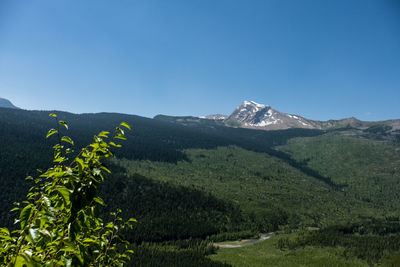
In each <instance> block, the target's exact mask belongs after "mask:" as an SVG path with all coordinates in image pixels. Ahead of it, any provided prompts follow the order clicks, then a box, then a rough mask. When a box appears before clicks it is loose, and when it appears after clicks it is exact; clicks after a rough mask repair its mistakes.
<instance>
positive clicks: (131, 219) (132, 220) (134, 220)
mask: <svg viewBox="0 0 400 267" xmlns="http://www.w3.org/2000/svg"><path fill="white" fill-rule="evenodd" d="M128 222H137V220H136V219H134V218H130V219H129V220H128Z"/></svg>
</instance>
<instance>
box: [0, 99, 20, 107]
mask: <svg viewBox="0 0 400 267" xmlns="http://www.w3.org/2000/svg"><path fill="white" fill-rule="evenodd" d="M0 108H18V107H16V106H14V105H13V103H11V101H10V100H8V99H5V98H1V97H0Z"/></svg>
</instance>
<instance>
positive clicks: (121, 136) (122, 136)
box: [114, 134, 126, 140]
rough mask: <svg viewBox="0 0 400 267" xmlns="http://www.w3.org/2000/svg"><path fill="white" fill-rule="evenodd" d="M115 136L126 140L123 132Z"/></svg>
mask: <svg viewBox="0 0 400 267" xmlns="http://www.w3.org/2000/svg"><path fill="white" fill-rule="evenodd" d="M114 138H116V139H121V140H126V137H125V136H124V135H122V134H117V135H116V136H114Z"/></svg>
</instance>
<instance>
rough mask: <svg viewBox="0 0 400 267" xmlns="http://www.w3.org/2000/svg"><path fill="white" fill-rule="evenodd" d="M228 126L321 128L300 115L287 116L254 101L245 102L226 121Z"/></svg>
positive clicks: (271, 128)
mask: <svg viewBox="0 0 400 267" xmlns="http://www.w3.org/2000/svg"><path fill="white" fill-rule="evenodd" d="M225 122H226V123H227V124H228V125H231V126H239V127H245V128H268V129H270V130H274V129H288V128H308V129H316V128H317V129H318V128H320V127H319V125H318V124H317V123H315V122H314V121H312V120H308V119H306V118H303V117H301V116H299V115H291V114H286V113H283V112H280V111H277V110H275V109H273V108H271V107H270V106H267V105H263V104H258V103H256V102H254V101H244V102H243V103H242V104H241V105H239V106H238V107H237V108H236V109H235V110H234V111H233V113H232V114H231V115H230V116H229V117H228V118H227V119H226V120H225Z"/></svg>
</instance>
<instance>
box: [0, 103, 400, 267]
mask: <svg viewBox="0 0 400 267" xmlns="http://www.w3.org/2000/svg"><path fill="white" fill-rule="evenodd" d="M56 113H57V115H58V117H59V118H60V120H65V121H67V122H68V124H69V130H68V135H69V136H70V137H71V138H72V139H73V140H74V141H75V146H76V148H77V149H79V148H80V147H82V146H84V145H86V144H88V143H89V142H90V140H91V138H92V136H93V135H94V134H97V133H98V132H99V131H101V130H111V129H112V127H114V126H115V125H118V124H119V123H120V122H121V121H125V122H127V123H129V124H130V125H131V126H132V131H131V132H129V133H126V134H127V141H125V142H124V143H123V148H122V149H120V151H117V152H116V159H114V160H112V161H109V162H107V164H108V166H109V167H110V169H111V170H112V174H111V175H109V176H108V177H107V179H106V180H105V183H104V185H103V186H102V187H101V195H102V197H103V199H104V200H105V202H106V203H107V204H108V205H107V206H106V207H105V208H104V214H107V212H108V211H111V210H115V208H117V207H118V208H121V209H122V210H123V211H124V213H123V216H125V217H126V218H128V217H135V218H136V219H138V223H136V224H135V226H134V229H133V231H129V232H126V233H125V236H126V237H127V238H128V240H130V241H131V242H134V243H135V250H136V251H137V254H136V259H137V260H138V261H139V260H140V258H142V259H143V261H142V263H143V264H142V265H141V264H137V263H135V261H133V263H132V264H136V265H138V266H147V265H148V266H151V265H152V264H155V263H156V262H157V261H158V260H161V261H163V259H165V258H168V259H169V260H170V261H168V264H170V266H174V264H175V265H176V263H177V262H180V263H181V264H180V265H181V266H185V264H184V262H186V263H188V262H197V263H198V264H197V265H198V266H201V265H203V266H210V265H211V264H215V266H223V264H222V263H221V264H220V263H217V262H212V261H211V260H210V259H208V258H205V257H204V256H205V255H207V254H209V253H213V252H215V250H214V249H213V248H212V246H211V245H210V244H211V243H210V242H211V241H213V240H214V241H217V240H218V241H221V240H225V239H236V238H241V237H250V236H253V235H256V234H257V233H260V232H270V231H277V230H281V231H282V230H283V231H286V232H290V231H294V230H299V229H303V230H304V229H307V228H308V227H317V228H319V229H325V228H326V229H330V228H329V227H332V226H334V225H341V226H343V225H355V224H356V225H361V226H362V225H363V224H364V223H366V222H369V221H370V220H371V219H372V218H373V219H376V220H378V222H380V221H382V222H385V220H386V219H387V218H389V217H390V218H392V219H393V218H395V221H396V220H397V219H398V216H399V215H400V209H399V203H398V202H399V199H400V198H399V195H398V192H399V189H400V176H399V169H398V168H399V167H398V166H399V162H400V155H399V148H398V146H397V145H396V143H394V142H392V141H391V140H392V139H387V138H386V139H385V138H383V139H380V140H377V139H379V138H377V136H376V134H375V135H374V136H367V135H365V133H362V134H359V131H351V129H349V128H346V129H335V130H332V131H320V130H308V129H288V130H279V131H259V130H251V129H237V128H230V127H225V126H221V125H218V124H215V123H201V124H198V123H195V124H190V125H181V124H177V123H174V122H170V121H168V120H162V119H160V117H159V118H157V119H148V118H144V117H139V116H134V115H126V114H116V113H98V114H80V115H77V114H71V113H66V112H56ZM48 114H49V112H48V111H24V110H16V109H6V108H0V147H1V149H0V188H1V190H2V194H1V195H0V209H1V210H0V215H1V216H0V224H1V225H3V226H12V219H13V218H12V216H11V215H10V213H9V210H10V209H11V208H12V203H13V202H14V201H21V200H23V198H24V196H25V195H26V192H27V190H28V189H29V187H30V184H29V183H28V182H27V181H25V177H26V176H27V175H32V176H36V174H37V172H36V169H38V168H41V169H45V168H47V167H49V166H51V165H52V163H51V159H52V155H51V154H50V153H51V146H52V145H53V140H52V139H51V138H50V139H48V140H46V139H45V137H44V136H45V134H46V132H47V131H48V129H50V128H53V127H55V125H54V122H53V121H51V120H50V119H49V117H48ZM349 132H351V133H352V135H351V136H349V134H348V133H349ZM343 133H346V135H344V134H343ZM382 140H383V141H382ZM385 140H386V141H385ZM396 218H397V219H396ZM379 220H380V221H379ZM382 224H384V223H382ZM396 229H397V228H396ZM353 232H354V233H351V234H357V233H358V232H356V231H353ZM395 233H397V230H396V231H392V232H391V233H390V234H395ZM385 235H386V233H385ZM321 236H325V237H327V235H326V232H323V231H321ZM377 236H378V237H377V238H378V239H379V238H380V235H379V234H377ZM311 239H312V240H314V239H315V240H317V239H318V238H317V237H315V235H314V236H312V237H307V238H305V239H302V240H303V241H301V240H300V239H299V240H298V241H296V242H292V243H290V246H289V245H287V244H286V245H284V246H283V247H282V248H288V247H290V248H291V249H297V247H298V246H300V245H301V244H303V243H304V242H305V243H304V244H312V245H317V244H319V243H317V242H311V241H310V240H311ZM301 242H303V243H301ZM338 244H339V243H338ZM340 244H341V243H340ZM392 251H393V250H390V253H391V252H392ZM148 255H153V257H152V258H153V260H154V261H148ZM384 256H387V255H386V254H385V255H381V256H379V257H375V258H373V259H371V262H373V261H378V260H380V258H382V257H384ZM146 257H147V261H145V260H144V258H146ZM171 259H175V260H172V261H171ZM166 264H167V263H166ZM168 264H167V266H169V265H168Z"/></svg>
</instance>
